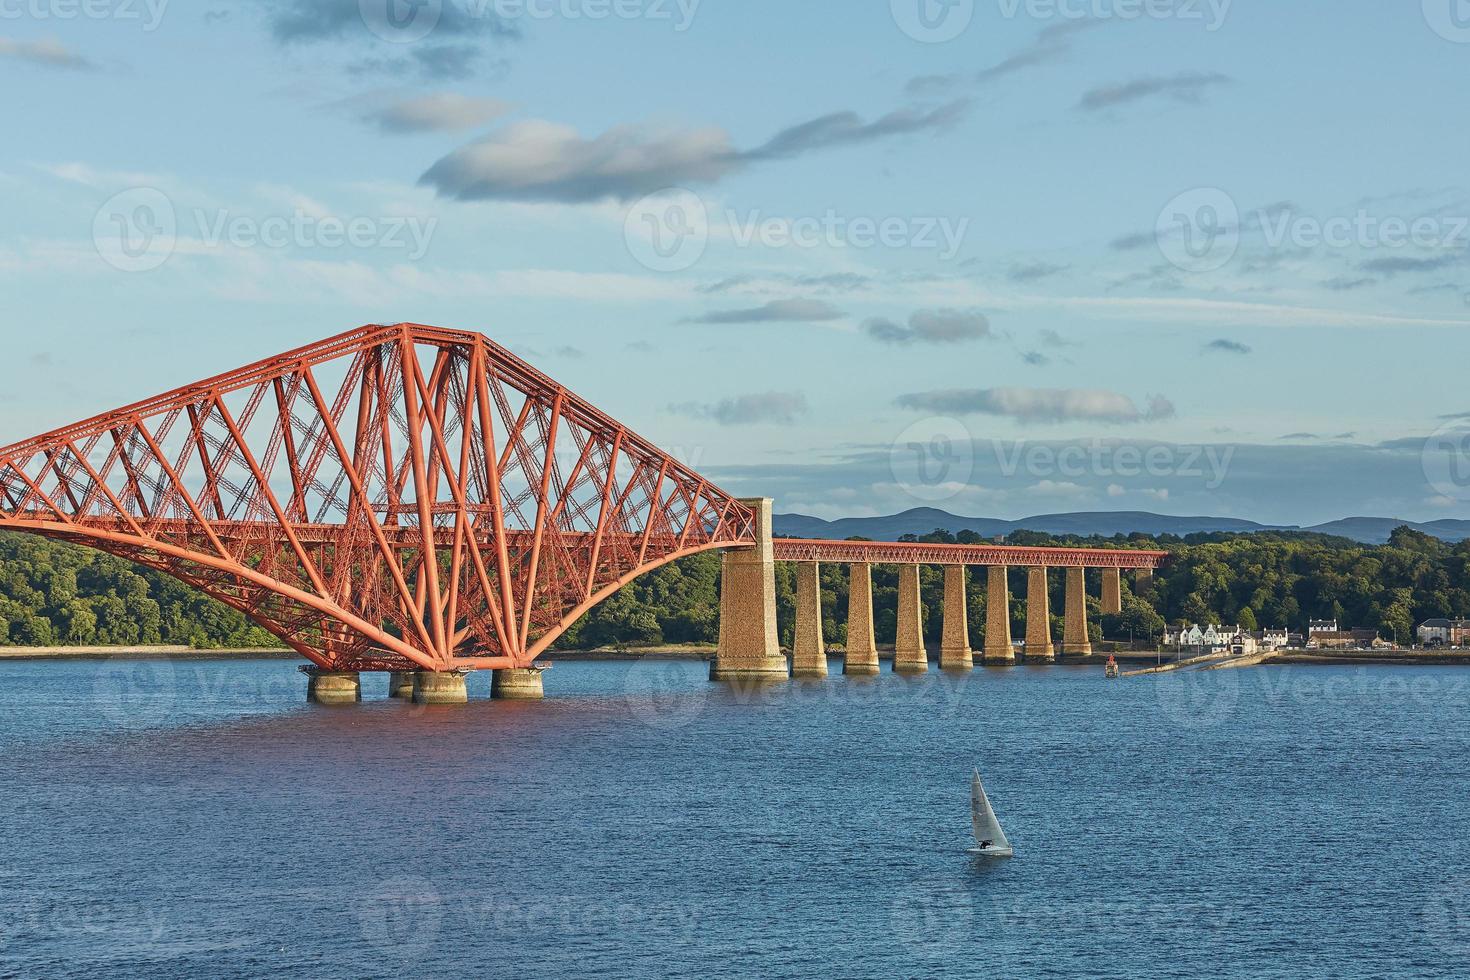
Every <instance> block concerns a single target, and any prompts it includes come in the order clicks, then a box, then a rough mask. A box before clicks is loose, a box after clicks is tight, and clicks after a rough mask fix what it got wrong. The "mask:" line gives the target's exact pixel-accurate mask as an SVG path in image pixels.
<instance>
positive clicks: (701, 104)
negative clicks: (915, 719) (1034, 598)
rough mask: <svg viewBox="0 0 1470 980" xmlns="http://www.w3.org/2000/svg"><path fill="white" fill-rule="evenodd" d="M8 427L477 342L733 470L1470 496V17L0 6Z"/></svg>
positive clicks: (1126, 502) (1024, 2)
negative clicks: (320, 352) (370, 352)
mask: <svg viewBox="0 0 1470 980" xmlns="http://www.w3.org/2000/svg"><path fill="white" fill-rule="evenodd" d="M0 79H3V81H4V83H5V86H6V88H7V91H9V92H10V93H12V95H11V97H10V98H9V99H7V104H6V109H5V113H4V123H5V124H4V133H5V138H4V139H3V140H0V202H3V218H4V220H3V221H0V331H3V336H4V337H5V340H6V344H5V350H6V356H5V358H4V360H3V363H4V365H5V369H4V377H5V384H4V386H3V387H0V443H9V442H13V441H18V440H20V439H23V438H26V437H28V436H32V435H35V434H37V433H39V432H42V431H46V430H49V429H51V428H55V427H58V426H60V425H63V424H66V423H69V422H72V421H76V420H78V419H81V418H85V417H88V416H90V415H92V414H95V413H97V412H100V411H103V410H106V409H110V408H114V407H117V406H120V405H122V404H125V403H128V402H131V401H134V400H137V399H139V398H142V397H144V396H148V395H151V394H154V393H157V392H160V391H163V390H167V389H170V388H173V387H175V386H177V385H180V384H184V383H188V382H191V381H194V380H198V379H200V378H203V377H206V376H209V375H213V374H216V373H219V372H221V371H224V370H228V369H230V368H233V367H236V366H239V365H243V364H245V363H248V362H251V361H254V360H256V359H259V358H261V357H264V356H267V355H270V354H274V353H278V352H281V351H284V350H287V349H290V348H293V347H296V346H300V345H302V344H305V343H309V342H311V341H314V340H318V339H321V338H324V337H327V336H330V335H333V334H336V333H339V332H342V331H344V330H347V329H350V328H353V327H355V326H358V325H361V324H364V323H395V322H400V321H415V322H420V323H430V324H436V325H441V326H447V327H455V328H463V329H476V330H481V331H483V332H484V333H486V334H488V335H489V336H491V337H492V338H494V339H495V340H497V341H499V342H501V343H502V344H505V345H506V346H508V347H510V348H511V349H512V350H514V351H516V352H517V353H518V354H520V355H521V356H523V357H525V358H526V359H527V360H530V361H531V362H532V363H533V364H535V365H536V366H538V367H539V368H541V369H542V370H544V371H546V372H547V373H548V374H550V375H551V376H552V377H554V378H556V379H558V380H559V381H560V382H562V383H563V384H565V385H567V386H568V387H569V388H570V389H571V390H573V391H575V392H577V393H578V394H580V395H582V396H583V397H585V398H587V399H588V400H589V401H591V402H592V403H593V404H595V405H597V406H598V407H600V408H602V409H604V410H605V411H607V412H608V413H609V414H611V415H613V416H614V417H616V418H618V419H620V420H621V421H623V422H624V423H626V424H628V425H630V426H631V427H633V428H634V429H636V430H637V431H639V432H640V433H642V434H643V435H645V436H646V437H648V438H649V439H650V440H651V441H653V442H654V443H655V444H657V445H659V446H662V447H664V448H665V449H666V450H668V451H670V452H671V453H673V454H674V455H676V456H678V457H679V458H680V459H681V460H683V461H685V462H687V463H689V464H691V465H692V466H694V467H695V468H696V469H698V470H699V471H700V472H701V473H703V474H705V475H707V476H709V477H710V478H711V479H713V480H715V481H717V482H718V483H720V484H721V485H722V486H723V487H724V488H725V489H727V490H730V491H732V492H735V493H737V494H740V495H750V496H756V495H760V496H771V497H774V498H776V509H777V511H778V512H797V513H806V514H812V515H815V516H820V517H826V518H837V517H845V516H866V515H875V514H889V513H895V512H898V511H902V510H906V509H908V508H910V507H915V506H934V507H941V508H943V509H946V510H949V511H951V512H953V513H957V514H963V515H970V516H984V517H999V518H1011V519H1015V518H1020V517H1025V516H1030V515H1034V514H1042V513H1055V512H1062V511H1090V510H1149V511H1154V512H1158V513H1166V514H1188V515H1214V516H1228V517H1242V518H1248V519H1253V520H1258V521H1262V522H1269V523H1280V524H1303V525H1307V524H1313V523H1319V522H1323V521H1328V520H1333V519H1336V518H1341V517H1347V516H1359V515H1368V516H1384V517H1397V518H1403V519H1409V520H1425V521H1428V520H1436V519H1442V518H1459V519H1464V518H1470V394H1467V393H1466V391H1465V390H1464V389H1465V385H1464V384H1463V382H1462V380H1461V377H1462V371H1461V368H1462V366H1463V365H1464V364H1465V363H1466V361H1467V355H1470V332H1467V327H1470V275H1467V271H1470V190H1467V188H1466V186H1465V181H1466V178H1465V169H1464V167H1465V161H1466V159H1467V158H1470V153H1467V149H1470V127H1467V126H1466V125H1465V124H1464V120H1463V119H1459V118H1457V115H1456V112H1455V111H1454V109H1453V107H1454V106H1455V105H1458V104H1459V103H1460V102H1461V101H1462V100H1461V99H1460V95H1461V93H1463V91H1464V89H1465V83H1466V81H1467V80H1470V3H1467V2H1465V0H1401V2H1396V3H1391V4H1390V3H1382V2H1379V0H1271V2H1267V0H807V2H803V3H792V2H790V0H524V2H521V0H233V2H223V0H222V2H210V0H202V2H194V3H189V4H185V3H182V2H179V0H174V2H168V0H0Z"/></svg>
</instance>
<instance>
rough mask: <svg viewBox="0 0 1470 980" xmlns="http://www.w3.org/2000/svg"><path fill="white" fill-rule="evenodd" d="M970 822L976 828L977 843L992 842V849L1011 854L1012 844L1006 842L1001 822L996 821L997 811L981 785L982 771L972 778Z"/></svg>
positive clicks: (989, 848)
mask: <svg viewBox="0 0 1470 980" xmlns="http://www.w3.org/2000/svg"><path fill="white" fill-rule="evenodd" d="M970 820H971V822H972V823H973V824H974V827H975V843H976V844H981V845H983V844H984V843H985V842H986V841H989V842H990V847H987V848H985V850H987V851H988V850H991V849H992V848H993V849H994V850H995V851H997V852H1006V853H1008V852H1010V850H1011V842H1010V841H1008V840H1006V835H1005V831H1003V830H1001V829H1000V821H999V820H997V819H995V810H993V809H992V808H991V806H990V797H988V796H986V795H985V787H984V786H981V785H980V770H978V769H976V770H975V774H974V775H973V776H971V777H970Z"/></svg>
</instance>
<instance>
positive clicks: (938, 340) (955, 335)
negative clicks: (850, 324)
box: [863, 310, 990, 344]
mask: <svg viewBox="0 0 1470 980" xmlns="http://www.w3.org/2000/svg"><path fill="white" fill-rule="evenodd" d="M863 332H864V333H866V334H867V335H868V336H869V337H872V338H873V339H874V340H878V341H881V342H883V343H885V344H956V343H960V342H962V341H967V340H980V339H982V338H985V337H989V336H990V320H989V319H987V318H986V317H985V315H984V314H982V313H967V312H964V311H962V310H919V311H918V312H916V313H914V314H912V315H910V316H909V320H908V324H907V325H906V326H905V325H903V324H899V323H895V322H894V321H892V320H890V319H888V318H886V317H872V318H870V319H868V320H866V321H864V322H863Z"/></svg>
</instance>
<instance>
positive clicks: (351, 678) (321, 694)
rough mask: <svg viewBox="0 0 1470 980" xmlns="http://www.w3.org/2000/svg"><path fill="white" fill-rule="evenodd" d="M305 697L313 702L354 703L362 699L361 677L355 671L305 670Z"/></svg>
mask: <svg viewBox="0 0 1470 980" xmlns="http://www.w3.org/2000/svg"><path fill="white" fill-rule="evenodd" d="M306 699H307V700H308V701H311V702H312V703H313V704H356V703H357V702H359V701H361V700H362V678H361V677H360V676H359V675H358V673H357V672H356V671H332V670H318V669H316V668H312V669H310V670H307V671H306Z"/></svg>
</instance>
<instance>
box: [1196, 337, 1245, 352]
mask: <svg viewBox="0 0 1470 980" xmlns="http://www.w3.org/2000/svg"><path fill="white" fill-rule="evenodd" d="M1205 351H1206V352H1207V353H1214V354H1249V353H1250V352H1251V349H1250V347H1249V345H1247V344H1242V343H1241V342H1240V341H1238V340H1226V339H1225V338H1223V337H1221V338H1220V339H1219V340H1212V341H1210V342H1209V343H1208V344H1205Z"/></svg>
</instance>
